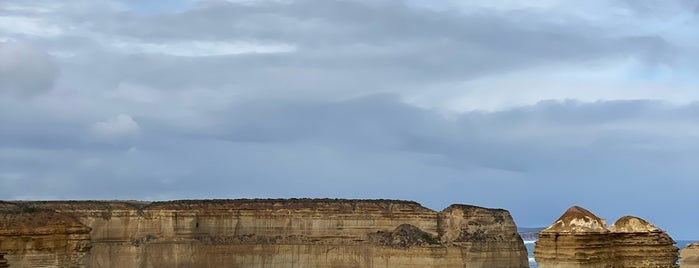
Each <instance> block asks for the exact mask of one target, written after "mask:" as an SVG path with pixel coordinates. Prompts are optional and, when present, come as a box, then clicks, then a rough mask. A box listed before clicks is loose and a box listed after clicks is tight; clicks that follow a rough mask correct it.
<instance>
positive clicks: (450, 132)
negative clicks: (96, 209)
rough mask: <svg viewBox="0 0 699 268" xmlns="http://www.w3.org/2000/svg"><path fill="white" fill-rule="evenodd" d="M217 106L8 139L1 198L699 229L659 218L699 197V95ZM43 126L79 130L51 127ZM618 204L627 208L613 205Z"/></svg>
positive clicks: (383, 97) (384, 97) (386, 97)
mask: <svg viewBox="0 0 699 268" xmlns="http://www.w3.org/2000/svg"><path fill="white" fill-rule="evenodd" d="M211 116H212V117H213V118H215V119H216V121H217V122H218V124H217V125H218V127H217V128H214V129H208V130H206V129H205V130H199V131H195V130H182V129H177V128H173V127H172V126H168V125H167V124H162V122H159V121H152V120H148V119H147V118H139V120H138V122H139V125H141V126H142V127H143V128H144V129H146V130H148V131H145V132H144V133H143V136H142V137H141V138H140V141H139V142H138V143H134V144H130V145H127V146H122V147H120V146H109V145H107V146H103V147H102V148H100V147H98V146H95V145H94V144H93V145H89V144H87V145H84V144H83V145H81V144H80V143H76V144H74V145H72V146H68V147H66V146H65V145H64V146H63V147H51V146H38V147H37V146H36V145H37V144H38V143H36V142H29V144H34V145H35V147H34V148H35V149H32V150H27V149H22V148H27V147H28V146H21V147H18V148H19V149H13V150H9V149H7V148H8V147H7V146H6V145H5V146H3V148H5V150H4V151H0V158H1V160H2V161H0V162H2V163H3V164H0V170H3V171H5V173H12V174H18V175H16V176H19V177H21V178H22V180H21V181H22V183H16V184H11V185H9V186H8V187H3V190H2V194H3V196H5V198H14V197H18V196H20V195H19V194H18V193H19V192H22V193H24V194H25V195H27V196H34V197H41V196H50V197H52V198H54V197H55V198H100V199H104V198H106V199H112V198H137V199H142V198H161V199H162V198H166V199H167V198H185V197H186V198H214V197H220V198H226V197H255V196H264V197H292V196H296V197H298V196H337V197H356V198H381V197H383V198H402V199H415V200H418V201H422V202H424V203H426V204H427V205H429V206H431V207H435V208H437V209H439V208H440V207H443V206H446V205H447V204H448V203H451V202H463V203H474V204H480V205H485V206H497V207H505V208H508V209H510V210H512V211H513V213H515V214H516V216H517V220H518V223H520V224H523V225H525V226H527V225H528V226H531V225H537V224H546V223H548V222H541V221H542V218H543V219H553V218H555V217H556V216H557V214H558V213H560V210H561V209H564V207H559V206H567V205H570V204H581V205H588V206H590V207H597V208H598V210H599V211H600V213H604V214H607V215H608V214H614V213H625V211H629V210H638V209H649V210H651V209H652V210H655V209H657V210H660V211H661V212H659V213H657V214H654V215H655V216H653V217H652V219H651V220H653V222H654V223H656V224H659V225H660V226H663V227H665V228H667V229H668V230H673V229H674V230H683V231H682V232H683V234H684V235H686V236H691V235H697V234H696V233H693V231H691V230H690V229H687V228H685V227H682V226H683V224H682V223H678V222H677V221H674V220H672V219H671V218H661V217H660V216H658V215H665V214H663V213H662V208H663V207H665V206H668V205H670V204H671V203H672V204H675V205H677V204H676V203H675V202H677V200H682V201H683V202H686V203H687V204H693V203H696V202H697V201H699V200H696V197H695V195H693V193H691V189H693V188H692V187H683V186H682V185H685V184H687V183H688V182H689V181H690V180H691V178H692V174H696V172H698V171H699V170H697V168H696V165H695V164H694V163H695V162H694V161H692V159H695V158H696V157H694V156H693V152H695V151H696V150H697V149H699V143H697V142H696V140H695V139H694V138H693V136H692V135H691V134H689V133H691V132H685V131H684V130H685V129H684V128H687V129H691V128H693V126H694V125H695V122H696V116H697V109H696V104H691V105H686V106H673V105H668V104H664V103H659V102H657V101H644V100H638V101H611V102H605V101H600V102H595V103H585V102H577V101H567V102H555V101H546V102H541V103H539V104H537V105H533V106H528V107H521V108H515V109H511V110H508V111H502V112H469V113H464V114H461V115H460V116H458V117H457V118H445V117H443V116H442V115H440V114H439V113H436V112H434V111H430V110H426V109H421V108H416V107H414V106H410V105H407V104H405V103H402V102H401V101H400V100H399V99H398V98H396V97H395V96H391V95H379V96H372V97H364V98H358V99H351V100H346V101H332V102H323V101H313V102H308V101H305V102H302V101H297V102H289V101H271V100H267V101H260V102H258V103H255V102H245V103H243V104H238V105H232V106H231V107H230V109H229V110H226V111H223V112H217V113H216V114H212V115H211ZM668 119H672V120H669V121H668ZM16 128H20V129H22V128H25V129H31V128H30V127H29V126H16ZM684 133H686V134H684ZM5 135H6V136H7V135H23V134H22V132H16V131H14V132H10V134H5ZM35 136H37V138H45V139H47V140H54V141H55V140H60V139H63V138H68V135H67V136H63V137H62V136H55V135H52V134H51V133H50V132H36V134H35ZM42 136H43V137H42ZM668 137H673V138H671V139H669V138H668ZM9 138H10V140H11V137H9ZM3 140H8V137H5V138H3ZM68 144H70V143H68ZM17 150H20V151H23V152H24V153H17V152H18V151H17ZM62 152H66V153H62ZM37 159H41V161H37ZM36 163H41V164H40V165H37V164H36ZM29 167H32V168H29ZM7 176H9V175H7ZM54 180H60V181H65V184H62V186H58V187H59V188H55V187H45V188H42V187H37V188H31V189H30V190H20V189H22V188H21V187H23V185H25V184H26V185H28V184H31V183H34V184H37V185H53V184H52V182H54ZM661 180H662V181H663V183H662V184H661V185H659V184H658V183H657V182H658V181H661ZM30 182H31V183H30ZM78 185H80V187H78ZM269 185H285V186H284V187H271V188H270V187H269ZM621 187H623V189H625V190H624V191H625V192H632V193H633V192H636V193H645V194H652V195H653V196H654V198H653V199H654V200H656V201H655V203H652V204H648V203H647V200H646V198H647V195H641V194H624V195H623V197H612V196H615V195H619V192H618V189H619V188H621ZM57 189H58V190H57ZM153 189H158V190H156V191H154V190H153ZM495 189H497V190H495ZM590 194H592V195H595V196H599V199H595V198H593V199H590V198H589V195H590ZM532 195H536V196H537V198H530V197H531V196H532ZM615 198H616V199H615ZM619 198H621V199H619ZM523 199H526V200H527V202H526V204H527V206H526V207H522V206H521V203H522V200H523ZM551 200H556V202H553V203H551ZM608 200H617V201H613V202H619V203H620V204H623V205H619V206H611V207H610V206H608V202H609V201H608ZM562 204H564V205H562ZM525 211H526V213H525ZM530 213H531V215H530ZM656 217H658V218H656Z"/></svg>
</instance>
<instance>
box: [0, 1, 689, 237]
mask: <svg viewBox="0 0 699 268" xmlns="http://www.w3.org/2000/svg"><path fill="white" fill-rule="evenodd" d="M698 15H699V3H697V2H696V1H689V0H668V1H660V0H658V1H654V0H647V1H632V0H608V1H603V0H590V1H564V0H544V1H524V0H501V1H492V0H474V1H457V0H443V1H431V0H346V1H344V0H338V1H327V0H316V1H304V0H228V1H222V0H221V1H219V0H159V1H139V0H123V1H115V0H102V1H91V0H73V1H54V0H36V1H25V0H3V1H2V2H0V199H5V200H20V199H21V200H24V199H42V200H43V199H104V200H113V199H138V200H170V199H213V198H280V197H281V198H287V197H289V198H290V197H297V198H305V197H329V198H371V199H373V198H384V199H403V200H414V201H417V202H420V203H421V204H423V205H425V206H427V207H429V208H431V209H434V210H441V209H443V208H445V207H447V206H448V205H450V204H453V203H461V204H472V205H479V206H485V207H497V208H505V209H507V210H509V211H510V212H511V213H512V215H513V217H514V219H515V221H516V223H517V224H518V226H522V227H536V226H548V225H549V224H551V223H552V222H553V221H554V220H555V219H556V218H558V216H560V214H562V213H563V212H564V211H565V210H566V209H567V208H568V207H570V206H573V205H579V206H582V207H585V208H587V209H589V210H591V211H592V212H594V213H596V214H597V215H598V216H600V217H602V218H606V219H607V221H608V222H610V223H611V222H613V221H614V220H616V219H618V218H619V217H621V216H623V215H635V216H639V217H642V218H644V219H646V220H648V221H650V222H652V223H654V224H655V225H657V226H659V227H660V228H662V229H664V230H666V231H668V232H669V233H670V235H671V236H673V238H675V239H676V240H682V239H699V229H697V228H696V222H699V208H698V207H697V204H699V192H697V190H698V189H699V178H698V177H697V174H699V165H698V164H697V163H699V102H698V101H699V75H697V72H698V71H699V30H697V29H699V16H698Z"/></svg>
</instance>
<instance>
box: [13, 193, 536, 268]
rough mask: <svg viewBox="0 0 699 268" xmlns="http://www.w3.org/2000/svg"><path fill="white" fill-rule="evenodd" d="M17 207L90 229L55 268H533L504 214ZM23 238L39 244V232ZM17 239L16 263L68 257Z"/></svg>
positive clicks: (402, 208) (266, 206) (296, 202)
mask: <svg viewBox="0 0 699 268" xmlns="http://www.w3.org/2000/svg"><path fill="white" fill-rule="evenodd" d="M14 205H17V206H25V207H32V208H36V209H41V210H46V211H49V212H47V213H54V214H56V215H61V217H65V218H66V221H65V222H66V224H67V222H68V220H67V219H68V218H69V219H72V220H73V221H72V222H71V224H70V226H74V227H75V228H77V226H81V227H82V228H84V229H80V230H81V232H82V233H81V234H82V235H85V236H86V238H87V239H88V240H87V241H89V242H88V243H87V244H86V247H78V248H80V250H77V251H78V252H80V254H83V255H84V256H82V255H81V257H79V258H78V257H75V258H71V259H65V260H59V261H58V262H57V263H58V264H57V265H53V267H63V266H65V267H76V266H77V267H80V266H85V267H425V266H440V267H456V266H459V267H464V266H466V265H467V266H468V267H528V261H527V252H526V249H525V248H524V244H523V242H522V240H521V238H520V237H519V235H518V234H517V231H516V226H515V224H514V221H513V220H512V217H511V216H510V215H509V213H508V212H507V211H505V210H499V209H486V208H480V207H474V206H465V205H452V206H450V207H448V208H447V209H445V210H444V211H442V212H435V211H432V210H430V209H427V208H425V207H423V206H421V205H420V204H418V203H415V202H407V201H391V200H330V199H310V200H307V199H289V200H213V201H205V200H201V201H170V202H152V203H148V202H94V201H73V202H70V201H65V202H61V201H55V202H22V203H14ZM10 214H11V213H5V215H10ZM58 229H60V228H58ZM66 230H68V229H66ZM70 230H73V229H70ZM86 230H89V234H87V232H85V231H86ZM76 232H77V231H76ZM15 233H16V234H17V235H22V236H25V237H33V233H32V230H30V229H21V230H17V231H16V232H15ZM56 233H61V232H58V231H56ZM64 233H65V232H64ZM74 236H75V235H73V236H71V237H74ZM10 238H11V236H7V235H4V234H3V235H0V243H1V244H0V245H2V246H0V251H2V250H5V251H8V253H9V254H8V255H7V258H8V260H9V262H10V264H12V265H14V264H15V263H17V262H19V261H22V262H23V263H26V264H27V265H25V266H22V265H18V266H22V267H37V266H36V265H35V263H31V261H32V260H35V261H38V259H31V258H28V257H27V253H26V252H27V251H26V249H30V251H32V252H44V253H42V254H46V256H54V255H55V254H59V253H56V252H55V251H56V250H54V248H46V247H35V246H34V245H30V244H21V243H20V242H18V241H20V240H17V239H15V240H11V239H10ZM68 240H69V239H66V241H68ZM6 241H15V242H12V243H14V244H13V245H15V246H14V248H9V247H6V246H5V245H6V243H8V242H6ZM80 241H85V240H80ZM66 243H67V242H66ZM20 247H21V248H23V250H19V248H20ZM63 248H66V249H70V248H71V247H70V246H64V247H63ZM86 248H87V249H88V250H87V251H86V250H85V249H86ZM81 250H82V251H81ZM51 254H54V255H51ZM71 254H72V253H71ZM46 259H50V258H49V257H46Z"/></svg>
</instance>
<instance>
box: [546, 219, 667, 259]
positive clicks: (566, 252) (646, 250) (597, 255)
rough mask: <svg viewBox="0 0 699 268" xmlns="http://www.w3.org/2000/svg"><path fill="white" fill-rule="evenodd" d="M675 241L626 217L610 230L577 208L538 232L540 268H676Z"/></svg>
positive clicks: (600, 220)
mask: <svg viewBox="0 0 699 268" xmlns="http://www.w3.org/2000/svg"><path fill="white" fill-rule="evenodd" d="M674 243H675V241H673V240H672V238H670V236H669V235H667V233H665V232H664V231H663V230H661V229H660V228H658V227H656V226H654V225H653V224H651V223H649V222H647V221H645V220H643V219H641V218H638V217H634V216H624V217H622V218H620V219H619V220H617V221H616V222H614V224H612V225H611V226H609V227H608V228H607V227H606V222H605V220H604V219H601V218H599V217H597V216H596V215H594V214H593V213H592V212H590V211H588V210H586V209H584V208H581V207H578V206H574V207H571V208H569V209H568V210H567V211H566V212H565V213H564V214H563V215H562V216H561V217H560V218H558V219H557V220H556V221H555V222H554V223H553V224H552V225H551V226H550V227H549V228H546V229H544V230H542V231H541V232H539V240H538V241H537V243H536V246H535V248H534V257H535V258H536V261H537V263H538V264H539V267H542V268H546V267H586V268H592V267H595V268H596V267H677V265H676V262H677V257H678V254H677V251H678V249H677V247H675V246H674Z"/></svg>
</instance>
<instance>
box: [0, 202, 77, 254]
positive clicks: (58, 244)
mask: <svg viewBox="0 0 699 268" xmlns="http://www.w3.org/2000/svg"><path fill="white" fill-rule="evenodd" d="M89 233H90V228H88V227H87V226H85V225H83V224H81V223H80V222H79V221H77V220H76V219H74V218H72V217H69V216H66V215H63V214H61V213H57V212H53V211H49V210H39V209H36V208H27V207H17V208H15V209H11V210H7V211H5V213H0V251H2V252H7V253H9V254H8V255H7V256H6V257H7V261H8V262H9V263H11V264H12V267H80V266H81V265H80V264H81V263H83V259H84V257H85V255H86V254H87V253H88V252H89V250H90V234H89ZM0 267H1V266H0Z"/></svg>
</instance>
